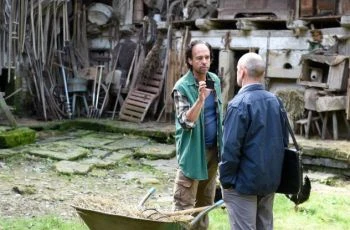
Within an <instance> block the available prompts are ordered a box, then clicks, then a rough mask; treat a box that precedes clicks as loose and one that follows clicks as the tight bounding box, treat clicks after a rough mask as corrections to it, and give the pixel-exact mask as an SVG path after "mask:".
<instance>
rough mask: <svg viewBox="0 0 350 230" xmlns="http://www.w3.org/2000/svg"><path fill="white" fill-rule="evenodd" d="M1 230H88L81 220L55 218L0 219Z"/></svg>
mask: <svg viewBox="0 0 350 230" xmlns="http://www.w3.org/2000/svg"><path fill="white" fill-rule="evenodd" d="M0 229H1V230H24V229H33V230H88V229H89V228H88V227H87V226H86V225H85V224H84V223H83V221H80V220H75V221H74V220H64V219H61V218H58V217H55V216H44V217H33V218H29V217H27V218H0Z"/></svg>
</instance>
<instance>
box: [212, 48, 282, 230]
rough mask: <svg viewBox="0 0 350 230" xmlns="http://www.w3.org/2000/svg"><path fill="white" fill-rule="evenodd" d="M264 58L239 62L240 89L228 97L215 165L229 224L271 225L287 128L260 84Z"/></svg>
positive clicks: (252, 56)
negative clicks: (219, 153) (216, 165)
mask: <svg viewBox="0 0 350 230" xmlns="http://www.w3.org/2000/svg"><path fill="white" fill-rule="evenodd" d="M264 72H265V63H264V61H263V60H262V58H261V57H260V56H259V55H258V54H256V53H247V54H245V55H243V56H242V57H241V58H240V59H239V60H238V64H237V84H238V85H239V86H241V87H242V88H241V89H240V90H239V92H238V93H237V95H236V96H235V97H234V98H233V99H232V100H231V101H230V102H229V104H228V107H227V112H226V116H225V119H224V130H223V143H222V144H223V147H222V152H221V162H220V164H219V172H220V182H221V185H222V187H223V200H224V202H225V204H226V207H227V210H228V213H229V217H230V224H231V229H235V230H237V229H242V230H243V229H244V230H246V229H254V230H255V229H265V230H266V229H273V213H272V207H273V201H274V192H275V191H276V189H277V187H278V185H279V183H280V178H281V170H282V162H283V154H284V147H285V146H287V144H288V132H287V128H286V125H285V122H284V119H283V117H282V114H281V113H280V104H279V102H278V99H277V98H276V96H275V95H274V94H272V93H270V92H268V91H266V90H265V89H264V86H263V78H264Z"/></svg>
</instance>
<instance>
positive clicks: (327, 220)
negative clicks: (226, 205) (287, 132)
mask: <svg viewBox="0 0 350 230" xmlns="http://www.w3.org/2000/svg"><path fill="white" fill-rule="evenodd" d="M349 213H350V197H349V196H348V195H347V194H334V193H321V192H313V193H312V194H311V196H310V199H309V200H308V201H307V202H306V203H304V204H302V205H300V206H299V208H298V210H295V209H294V204H293V203H292V202H291V201H289V200H288V199H287V198H286V197H285V196H284V195H280V194H277V195H276V198H275V203H274V225H275V229H276V230H292V229H293V230H299V229H300V230H301V229H317V230H328V229H332V230H347V229H350V219H349ZM209 216H210V226H209V230H229V229H230V225H229V221H228V216H227V213H226V209H221V208H218V209H215V210H213V211H211V212H210V213H209ZM0 229H1V230H22V229H33V230H88V228H87V226H86V225H85V224H84V223H83V221H82V220H80V219H73V220H64V219H60V218H58V217H55V216H44V217H33V218H0Z"/></svg>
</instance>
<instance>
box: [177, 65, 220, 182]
mask: <svg viewBox="0 0 350 230" xmlns="http://www.w3.org/2000/svg"><path fill="white" fill-rule="evenodd" d="M208 76H209V77H210V78H211V79H212V80H214V82H215V92H216V102H217V103H216V104H217V114H218V119H217V125H218V126H217V135H218V137H217V142H218V143H217V146H218V150H219V152H220V147H221V137H222V96H221V85H220V79H219V78H218V76H216V75H215V74H214V73H208ZM174 90H177V91H178V92H179V93H181V94H182V95H184V96H186V98H187V99H188V102H189V103H190V105H191V106H192V105H193V104H194V103H195V102H196V100H197V98H198V82H197V80H196V79H195V77H194V76H193V74H192V72H191V71H188V72H187V73H186V74H185V75H184V76H182V77H181V78H180V79H179V80H178V81H177V82H176V84H175V86H174ZM203 111H204V109H202V111H201V114H200V115H199V118H198V120H197V121H196V122H195V125H194V126H193V128H186V127H183V126H181V124H180V123H179V120H178V118H176V119H175V129H176V130H175V140H176V153H177V160H178V164H179V167H180V169H181V171H182V173H183V174H184V175H185V176H186V177H188V178H192V179H196V180H205V179H208V169H207V160H206V152H205V139H204V131H205V127H204V112H203ZM219 152H218V154H219Z"/></svg>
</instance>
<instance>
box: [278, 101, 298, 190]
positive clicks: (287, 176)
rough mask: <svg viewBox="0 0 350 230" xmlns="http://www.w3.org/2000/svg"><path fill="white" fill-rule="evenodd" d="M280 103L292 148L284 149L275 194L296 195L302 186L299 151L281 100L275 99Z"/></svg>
mask: <svg viewBox="0 0 350 230" xmlns="http://www.w3.org/2000/svg"><path fill="white" fill-rule="evenodd" d="M277 99H278V101H279V103H280V109H281V113H282V116H283V118H284V121H285V123H286V125H287V128H288V131H289V133H290V135H291V137H292V139H293V143H294V147H295V148H289V147H286V148H285V149H284V160H283V166H282V175H281V182H280V185H279V187H278V189H277V191H276V193H283V194H298V193H299V192H300V190H301V187H302V185H303V167H302V162H301V149H300V147H299V145H298V143H297V141H296V139H295V136H294V133H293V130H292V128H291V126H290V124H289V121H288V117H287V112H286V111H285V109H284V107H283V105H282V102H281V100H280V99H279V98H278V97H277Z"/></svg>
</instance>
